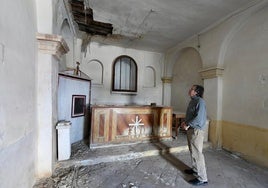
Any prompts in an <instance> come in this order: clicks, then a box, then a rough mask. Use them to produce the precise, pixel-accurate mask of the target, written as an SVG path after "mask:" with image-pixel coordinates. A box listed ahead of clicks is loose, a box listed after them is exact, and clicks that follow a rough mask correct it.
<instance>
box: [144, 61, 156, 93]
mask: <svg viewBox="0 0 268 188" xmlns="http://www.w3.org/2000/svg"><path fill="white" fill-rule="evenodd" d="M143 83H144V87H145V88H152V87H155V86H156V72H155V69H154V67H152V66H146V67H145V70H144V81H143Z"/></svg>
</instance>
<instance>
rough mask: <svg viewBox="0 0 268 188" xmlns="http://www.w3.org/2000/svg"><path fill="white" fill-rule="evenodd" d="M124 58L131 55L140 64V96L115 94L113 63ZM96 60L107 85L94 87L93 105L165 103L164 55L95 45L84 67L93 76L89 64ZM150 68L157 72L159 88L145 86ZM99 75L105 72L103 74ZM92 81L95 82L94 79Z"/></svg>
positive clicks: (92, 92)
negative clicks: (163, 92) (113, 89)
mask: <svg viewBox="0 0 268 188" xmlns="http://www.w3.org/2000/svg"><path fill="white" fill-rule="evenodd" d="M121 55H128V56H130V57H132V58H133V59H134V60H135V61H136V63H137V67H138V92H137V94H136V95H125V94H114V93H111V84H112V82H111V80H112V65H113V61H114V60H115V59H116V58H117V57H118V56H121ZM92 59H95V60H97V61H99V62H100V63H101V64H102V65H103V84H98V85H92V91H91V97H92V100H91V103H92V104H133V103H135V104H150V103H156V104H158V105H161V104H162V81H161V66H162V60H163V54H160V53H154V52H147V51H141V50H134V49H126V48H121V47H116V46H104V45H103V46H102V45H101V44H97V43H91V44H90V46H89V49H88V50H87V54H86V57H84V58H83V60H82V64H81V67H80V68H81V70H82V71H83V72H84V73H86V74H87V75H88V76H89V77H91V74H95V71H96V70H93V69H88V68H87V63H88V62H90V60H92ZM146 66H150V67H153V68H154V70H155V73H156V78H155V83H156V84H155V87H147V86H146V87H145V85H144V83H145V79H147V77H146V76H148V75H146V74H145V70H146ZM98 71H99V69H98ZM99 74H102V73H101V72H99ZM92 81H93V83H94V80H92Z"/></svg>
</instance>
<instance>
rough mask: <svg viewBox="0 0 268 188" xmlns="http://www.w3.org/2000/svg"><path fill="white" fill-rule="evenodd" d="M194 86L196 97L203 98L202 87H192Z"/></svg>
mask: <svg viewBox="0 0 268 188" xmlns="http://www.w3.org/2000/svg"><path fill="white" fill-rule="evenodd" d="M194 86H195V92H196V95H197V96H198V97H201V98H203V94H204V87H203V86H200V85H194Z"/></svg>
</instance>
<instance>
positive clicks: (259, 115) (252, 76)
mask: <svg viewBox="0 0 268 188" xmlns="http://www.w3.org/2000/svg"><path fill="white" fill-rule="evenodd" d="M267 17H268V6H265V7H263V8H262V9H261V10H260V11H258V12H257V13H256V14H255V15H253V16H252V17H250V19H248V20H247V22H246V23H244V25H243V27H241V29H240V30H239V31H238V32H237V34H236V35H234V37H233V39H232V41H231V42H230V45H229V46H228V49H227V51H226V55H225V59H224V63H225V67H226V69H225V72H224V77H223V88H224V89H223V120H224V123H223V125H222V131H223V147H224V148H226V149H228V150H231V151H235V152H238V153H241V155H242V156H244V157H245V158H247V159H249V160H253V161H256V162H257V163H259V164H262V165H265V166H268V150H267V144H263V143H267V137H268V124H267V122H268V116H267V114H268V105H267V104H268V103H267V101H268V97H267V96H268V62H267V59H268V54H267V50H268V45H267V44H268V37H267V31H268V20H267Z"/></svg>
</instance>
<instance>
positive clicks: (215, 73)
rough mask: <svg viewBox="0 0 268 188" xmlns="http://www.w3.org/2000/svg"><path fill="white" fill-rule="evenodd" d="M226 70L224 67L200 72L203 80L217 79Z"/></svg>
mask: <svg viewBox="0 0 268 188" xmlns="http://www.w3.org/2000/svg"><path fill="white" fill-rule="evenodd" d="M223 71H224V68H222V67H209V68H205V69H202V70H200V71H199V73H200V74H201V78H202V79H210V78H217V77H220V76H222V75H223Z"/></svg>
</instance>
